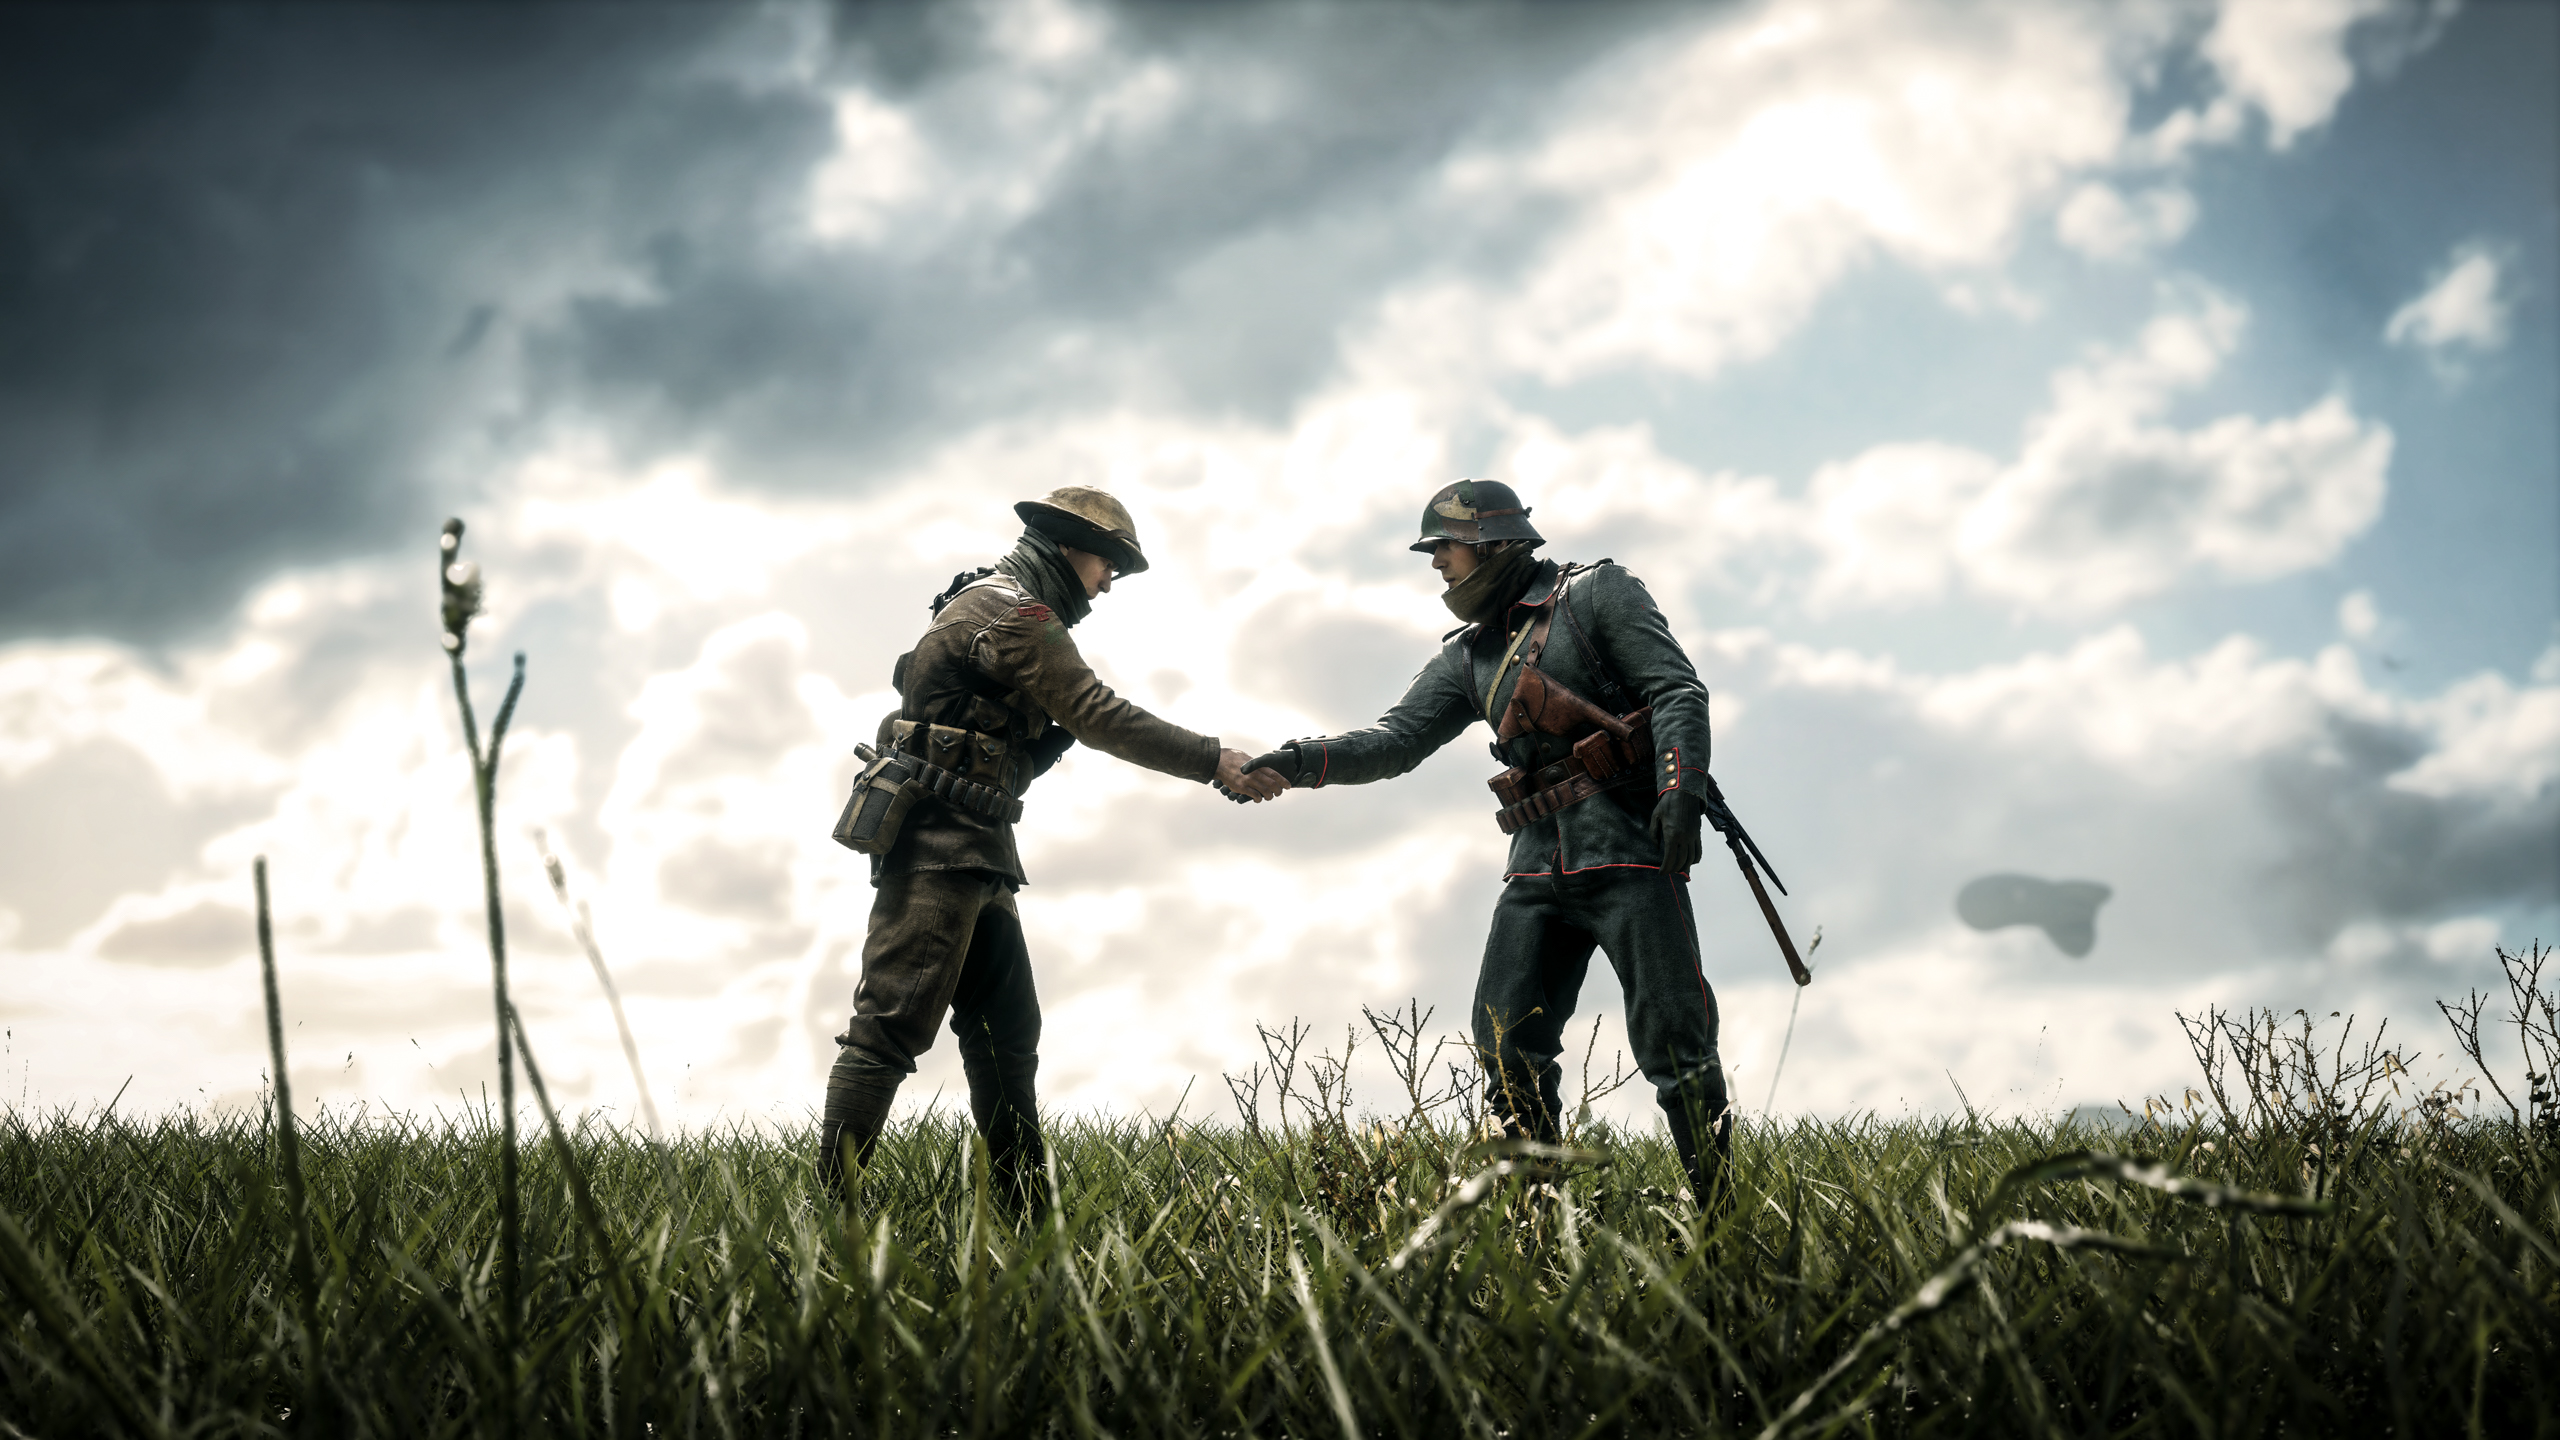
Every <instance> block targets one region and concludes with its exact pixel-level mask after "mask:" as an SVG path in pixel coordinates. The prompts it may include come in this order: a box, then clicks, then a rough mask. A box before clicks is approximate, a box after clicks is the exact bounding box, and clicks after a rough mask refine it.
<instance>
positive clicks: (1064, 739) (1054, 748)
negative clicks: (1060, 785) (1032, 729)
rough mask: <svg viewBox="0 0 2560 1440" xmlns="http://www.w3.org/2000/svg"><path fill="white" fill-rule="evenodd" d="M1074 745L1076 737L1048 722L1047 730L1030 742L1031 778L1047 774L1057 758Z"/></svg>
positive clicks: (1065, 728)
mask: <svg viewBox="0 0 2560 1440" xmlns="http://www.w3.org/2000/svg"><path fill="white" fill-rule="evenodd" d="M1075 743H1076V737H1074V736H1073V735H1070V734H1068V733H1067V727H1066V726H1064V725H1060V724H1058V723H1056V722H1055V721H1052V722H1050V725H1049V728H1048V729H1046V730H1043V731H1041V732H1040V738H1039V739H1037V740H1034V741H1032V742H1031V746H1030V754H1031V775H1032V778H1033V779H1038V778H1039V777H1040V776H1043V775H1046V774H1048V773H1049V767H1050V766H1052V765H1055V764H1057V763H1058V757H1059V756H1062V755H1064V754H1066V753H1067V751H1068V750H1069V749H1071V748H1073V747H1074V745H1075Z"/></svg>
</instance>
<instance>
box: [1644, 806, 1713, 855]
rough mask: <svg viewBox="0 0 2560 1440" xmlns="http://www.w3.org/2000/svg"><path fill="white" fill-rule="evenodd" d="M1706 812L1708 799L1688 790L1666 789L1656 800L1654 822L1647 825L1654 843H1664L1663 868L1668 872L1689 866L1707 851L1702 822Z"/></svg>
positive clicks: (1660, 844)
mask: <svg viewBox="0 0 2560 1440" xmlns="http://www.w3.org/2000/svg"><path fill="white" fill-rule="evenodd" d="M1706 813H1707V802H1706V801H1705V800H1704V799H1703V798H1701V797H1699V796H1696V795H1692V794H1690V793H1689V792H1687V791H1685V790H1666V791H1664V792H1663V795H1662V798H1661V799H1659V800H1656V801H1655V802H1653V823H1652V824H1651V825H1649V826H1647V827H1646V828H1647V830H1648V831H1649V832H1650V833H1651V834H1652V836H1653V843H1655V844H1656V845H1659V846H1661V847H1662V868H1663V869H1664V870H1665V871H1666V872H1672V871H1680V870H1686V869H1688V868H1689V867H1690V866H1692V865H1695V864H1697V863H1698V857H1699V856H1701V855H1703V854H1705V853H1706V841H1705V838H1704V836H1702V835H1701V834H1700V826H1699V821H1701V820H1703V819H1704V818H1705V817H1706Z"/></svg>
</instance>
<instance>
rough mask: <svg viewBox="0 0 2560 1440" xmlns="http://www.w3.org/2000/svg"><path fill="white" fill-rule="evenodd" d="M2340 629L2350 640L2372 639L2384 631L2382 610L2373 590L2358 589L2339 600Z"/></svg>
mask: <svg viewBox="0 0 2560 1440" xmlns="http://www.w3.org/2000/svg"><path fill="white" fill-rule="evenodd" d="M2338 630H2339V632H2340V633H2342V634H2344V635H2345V636H2346V637H2347V638H2348V639H2350V640H2370V639H2372V638H2373V637H2374V636H2375V635H2377V634H2380V633H2381V631H2382V611H2381V609H2380V608H2379V607H2377V606H2376V605H2375V604H2374V603H2373V592H2372V591H2370V590H2357V591H2352V592H2350V593H2349V594H2347V595H2346V596H2345V597H2344V598H2342V599H2340V600H2339V601H2338Z"/></svg>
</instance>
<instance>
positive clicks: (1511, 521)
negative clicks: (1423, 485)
mask: <svg viewBox="0 0 2560 1440" xmlns="http://www.w3.org/2000/svg"><path fill="white" fill-rule="evenodd" d="M1443 540H1455V541H1458V542H1459V543H1461V544H1466V545H1477V544H1482V543H1483V542H1485V541H1488V540H1526V541H1528V542H1529V547H1530V548H1531V549H1533V550H1534V549H1536V548H1537V547H1538V546H1540V545H1544V544H1546V543H1547V537H1546V536H1544V535H1541V534H1539V533H1538V527H1536V526H1534V525H1532V524H1530V523H1529V507H1528V506H1526V505H1523V504H1521V503H1520V497H1519V496H1518V495H1516V494H1514V493H1512V489H1511V487H1510V486H1508V485H1505V484H1503V483H1502V482H1500V481H1498V480H1461V481H1459V482H1458V483H1457V484H1455V485H1451V486H1448V487H1446V488H1445V489H1443V490H1442V491H1441V492H1440V493H1439V494H1437V495H1434V496H1432V497H1431V503H1430V504H1429V505H1427V506H1425V507H1423V511H1422V538H1421V539H1419V540H1416V541H1414V542H1413V543H1412V544H1411V545H1408V546H1406V547H1405V548H1406V549H1408V550H1418V551H1421V552H1422V553H1423V554H1426V555H1427V554H1429V553H1431V548H1432V547H1433V546H1435V545H1437V544H1439V543H1440V542H1441V541H1443Z"/></svg>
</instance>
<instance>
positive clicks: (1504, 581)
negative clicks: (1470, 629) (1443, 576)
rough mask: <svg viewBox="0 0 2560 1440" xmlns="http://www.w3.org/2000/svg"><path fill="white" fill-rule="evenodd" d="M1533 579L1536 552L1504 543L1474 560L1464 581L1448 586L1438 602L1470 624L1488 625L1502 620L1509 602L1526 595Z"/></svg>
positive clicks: (1526, 546)
mask: <svg viewBox="0 0 2560 1440" xmlns="http://www.w3.org/2000/svg"><path fill="white" fill-rule="evenodd" d="M1537 578H1538V555H1537V552H1536V551H1535V550H1533V549H1532V548H1530V547H1529V546H1528V545H1527V544H1525V543H1523V542H1521V541H1518V540H1512V541H1507V542H1505V543H1504V545H1503V547H1502V548H1501V549H1499V550H1496V551H1494V552H1493V553H1492V554H1490V555H1487V556H1486V557H1484V559H1482V560H1480V561H1478V562H1477V563H1476V568H1475V569H1474V570H1472V571H1470V572H1468V574H1467V578H1466V579H1464V580H1461V581H1459V582H1458V583H1457V584H1455V585H1452V586H1450V587H1449V588H1448V591H1447V592H1446V593H1444V594H1443V595H1441V597H1440V603H1442V604H1444V605H1446V606H1448V607H1449V613H1450V614H1452V615H1455V616H1457V617H1458V618H1459V619H1461V620H1464V621H1465V622H1467V623H1468V624H1470V625H1485V624H1491V623H1493V622H1495V621H1497V620H1499V619H1501V618H1502V612H1503V611H1505V610H1508V609H1510V608H1511V602H1513V601H1515V600H1517V599H1519V598H1520V597H1521V596H1523V595H1525V594H1527V593H1528V592H1529V585H1530V582H1532V581H1534V580H1536V579H1537Z"/></svg>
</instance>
